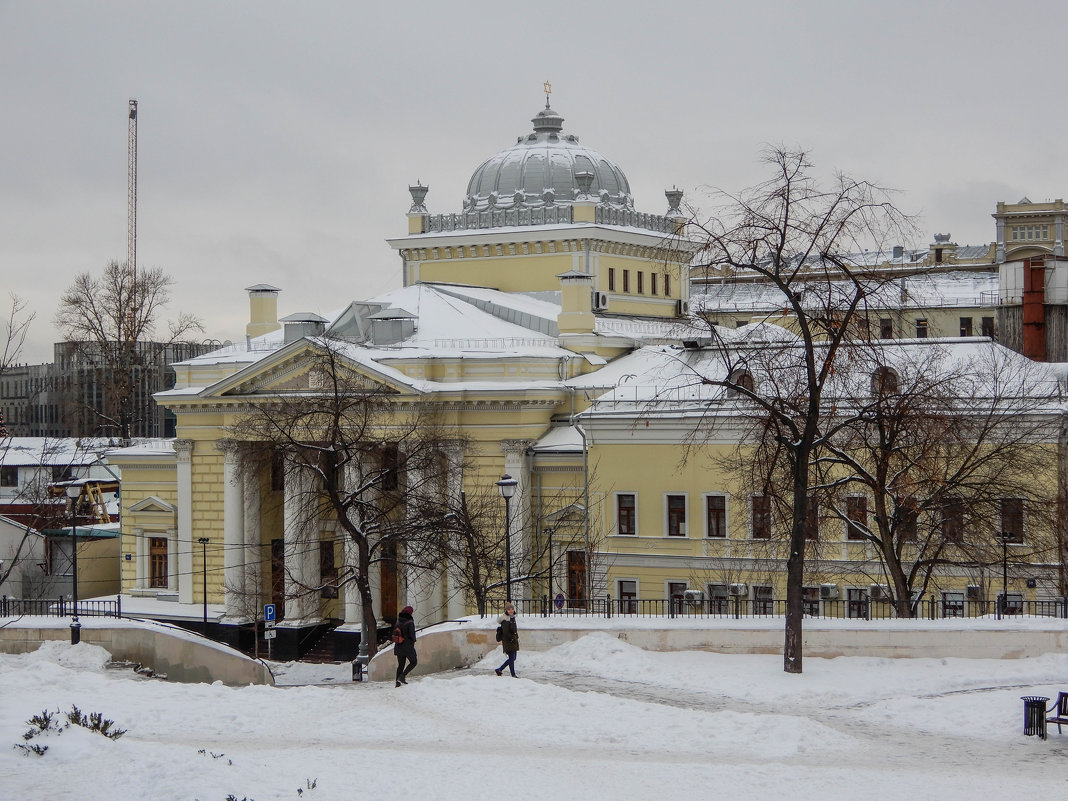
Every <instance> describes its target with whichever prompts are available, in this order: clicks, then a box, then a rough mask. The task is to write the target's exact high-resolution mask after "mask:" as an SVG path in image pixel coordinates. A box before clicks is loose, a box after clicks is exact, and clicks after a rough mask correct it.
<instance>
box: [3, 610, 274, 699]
mask: <svg viewBox="0 0 1068 801" xmlns="http://www.w3.org/2000/svg"><path fill="white" fill-rule="evenodd" d="M47 640H63V641H66V642H69V641H70V629H68V628H30V627H18V628H16V627H11V626H9V627H6V628H2V629H0V651H2V652H4V653H9V654H21V653H28V652H30V651H35V650H37V649H38V648H40V647H41V643H43V642H45V641H47ZM81 640H82V642H84V643H90V644H91V645H99V646H100V647H101V648H104V649H105V650H107V651H108V652H109V653H110V654H111V658H112V659H114V660H115V661H118V662H136V663H138V664H141V665H144V666H145V667H149V668H151V669H152V670H153V671H154V672H155V673H157V674H165V675H166V676H167V678H168V679H169V680H170V681H180V682H188V683H196V682H204V683H207V684H210V683H212V682H216V681H221V682H223V683H224V684H229V685H231V686H244V685H248V684H274V677H273V676H272V675H271V671H270V670H268V669H267V666H266V665H265V664H263V663H262V662H259V661H257V660H255V659H250V658H249V657H247V656H245V655H244V654H242V653H240V652H239V651H234V650H231V649H228V648H225V647H222V646H219V645H217V644H214V643H211V642H209V641H204V642H200V641H198V640H197V639H196V638H193V637H190V636H189V635H184V634H179V633H172V632H170V631H169V630H167V629H166V628H163V627H158V626H153V625H151V624H145V625H144V626H138V625H137V624H136V623H132V624H125V625H122V626H108V625H106V624H104V625H101V624H98V623H96V622H93V623H92V624H90V625H86V624H84V623H83V625H82V631H81Z"/></svg>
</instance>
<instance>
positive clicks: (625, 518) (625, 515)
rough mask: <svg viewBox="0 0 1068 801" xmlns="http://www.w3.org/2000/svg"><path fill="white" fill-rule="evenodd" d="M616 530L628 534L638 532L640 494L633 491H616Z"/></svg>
mask: <svg viewBox="0 0 1068 801" xmlns="http://www.w3.org/2000/svg"><path fill="white" fill-rule="evenodd" d="M616 531H617V532H619V533H620V534H624V535H628V536H632V535H634V534H637V533H638V496H637V495H635V494H634V493H633V492H617V493H616Z"/></svg>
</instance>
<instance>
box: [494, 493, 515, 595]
mask: <svg viewBox="0 0 1068 801" xmlns="http://www.w3.org/2000/svg"><path fill="white" fill-rule="evenodd" d="M517 486H519V482H518V481H516V480H515V479H514V478H512V477H511V476H510V475H508V474H507V473H505V474H504V475H503V476H501V480H500V481H498V482H497V489H499V490H500V491H501V497H502V498H504V595H505V598H504V599H505V601H508V602H511V600H512V517H511V514H510V509H509V507H510V503H511V500H512V496H513V495H515V488H516V487H517Z"/></svg>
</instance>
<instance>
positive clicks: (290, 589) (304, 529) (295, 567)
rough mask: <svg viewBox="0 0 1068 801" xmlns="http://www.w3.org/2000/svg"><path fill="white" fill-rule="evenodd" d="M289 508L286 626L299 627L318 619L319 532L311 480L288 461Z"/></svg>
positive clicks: (286, 525) (285, 529)
mask: <svg viewBox="0 0 1068 801" xmlns="http://www.w3.org/2000/svg"><path fill="white" fill-rule="evenodd" d="M285 471H286V477H285V501H284V504H285V508H284V510H283V521H284V522H283V535H282V536H283V538H284V540H285V593H286V614H285V621H284V622H285V623H288V624H290V625H299V624H301V623H308V622H313V621H314V620H316V619H317V618H318V611H319V594H318V593H317V592H314V590H312V589H311V588H313V587H316V586H318V584H319V536H318V535H319V532H318V529H317V528H316V522H317V521H316V520H315V519H314V518H313V516H312V512H311V503H310V497H309V494H310V492H311V489H312V486H311V476H310V475H309V474H308V471H307V469H306V468H304V467H302V466H301V465H299V464H294V463H293V462H292V461H291V460H290V459H286V464H285Z"/></svg>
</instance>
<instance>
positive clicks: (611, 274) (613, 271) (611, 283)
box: [608, 267, 616, 292]
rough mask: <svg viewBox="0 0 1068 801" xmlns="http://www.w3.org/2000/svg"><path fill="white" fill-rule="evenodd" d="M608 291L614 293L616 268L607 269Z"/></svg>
mask: <svg viewBox="0 0 1068 801" xmlns="http://www.w3.org/2000/svg"><path fill="white" fill-rule="evenodd" d="M608 291H609V292H615V291H616V268H615V267H609V268H608Z"/></svg>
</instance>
